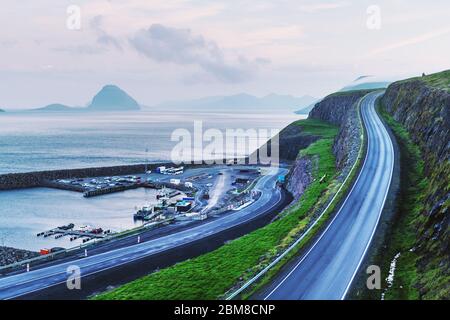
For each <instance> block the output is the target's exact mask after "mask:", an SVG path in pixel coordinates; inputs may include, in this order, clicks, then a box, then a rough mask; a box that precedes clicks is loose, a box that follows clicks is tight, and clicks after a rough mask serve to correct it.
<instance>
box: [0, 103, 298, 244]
mask: <svg viewBox="0 0 450 320" xmlns="http://www.w3.org/2000/svg"><path fill="white" fill-rule="evenodd" d="M299 118H300V116H299V115H295V114H292V113H288V112H278V111H271V112H268V111H267V110H258V109H250V110H249V111H248V112H245V113H236V112H233V111H227V110H214V111H208V110H198V109H197V110H194V111H190V112H188V111H186V110H183V109H178V110H177V109H171V110H151V111H145V112H138V113H128V114H127V113H107V114H106V113H105V114H91V113H72V114H67V113H59V114H57V113H52V114H50V113H48V114H42V113H41V114H37V113H35V114H30V113H11V114H8V113H6V114H1V115H0V174H1V173H11V172H28V171H38V170H49V169H64V168H82V167H93V166H94V167H95V166H110V165H122V164H133V163H142V162H144V161H145V159H146V157H148V159H149V160H150V161H157V160H167V159H169V157H170V151H171V150H172V148H173V147H174V146H175V144H176V142H172V141H170V137H171V134H172V132H173V130H175V129H177V128H186V129H188V130H192V128H193V123H194V121H202V122H203V126H204V129H205V130H206V129H208V128H216V129H219V130H222V131H223V132H225V131H224V130H225V129H250V128H252V129H260V128H265V129H282V128H284V127H285V126H286V125H288V124H289V123H291V122H292V121H295V120H297V119H299ZM146 149H148V153H146V152H145V150H146ZM153 198H154V194H152V191H151V190H147V191H146V190H144V189H138V190H129V191H126V192H121V193H117V194H111V195H106V196H101V197H97V198H91V199H85V198H83V197H82V195H81V194H79V193H74V192H69V191H61V190H52V189H46V188H34V189H27V190H13V191H4V192H0V245H6V246H11V247H17V248H23V249H30V250H39V249H40V248H48V247H54V246H62V247H71V246H74V245H75V244H77V243H73V242H70V241H68V239H64V238H63V239H58V240H54V239H50V238H45V239H41V238H37V237H36V233H38V232H42V231H45V230H48V229H51V228H55V227H57V226H60V225H63V224H68V223H75V224H77V225H91V226H95V227H102V228H103V229H112V230H116V231H121V230H126V229H129V228H131V227H133V226H134V225H135V224H134V222H133V218H132V214H133V213H134V211H135V207H139V206H143V205H144V204H147V203H148V202H151V201H153V200H152V199H153Z"/></svg>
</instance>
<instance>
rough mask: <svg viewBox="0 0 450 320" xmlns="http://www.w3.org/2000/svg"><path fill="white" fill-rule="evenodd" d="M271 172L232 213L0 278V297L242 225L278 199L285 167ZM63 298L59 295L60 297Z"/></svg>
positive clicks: (105, 268) (42, 288)
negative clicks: (73, 269) (248, 202)
mask: <svg viewBox="0 0 450 320" xmlns="http://www.w3.org/2000/svg"><path fill="white" fill-rule="evenodd" d="M269 170H270V171H271V172H270V173H269V174H267V175H265V176H263V177H261V178H260V180H259V181H258V182H257V184H256V186H255V189H258V190H260V191H262V195H261V197H260V198H259V199H258V200H257V201H255V202H254V203H253V204H252V205H251V206H249V207H246V208H244V209H242V210H240V211H237V212H235V213H231V214H228V215H224V216H223V217H221V218H219V219H216V220H212V221H211V222H207V223H204V224H200V225H198V226H195V227H193V228H190V229H186V230H183V231H180V232H177V233H174V234H169V235H166V236H163V237H160V238H157V239H154V240H150V241H147V242H144V243H140V244H136V245H132V246H128V247H124V248H118V249H114V250H111V251H108V252H104V253H100V254H97V255H92V256H88V257H85V258H83V259H80V260H76V261H69V262H64V263H61V264H57V265H52V266H48V267H45V268H41V269H37V270H32V271H30V272H26V273H21V274H16V275H12V276H8V277H4V278H0V299H13V298H18V297H21V296H24V295H28V294H31V293H34V292H39V291H45V289H47V288H51V287H53V286H56V285H61V284H63V283H65V282H66V281H67V279H68V273H67V270H68V267H70V266H73V265H76V266H77V267H79V268H80V270H81V276H82V277H88V276H91V275H94V274H98V273H102V272H107V271H108V270H109V269H113V268H116V267H118V266H123V265H126V264H132V263H134V262H136V261H139V260H140V259H143V258H147V257H149V256H152V255H156V254H159V253H161V252H164V251H166V250H169V249H174V248H177V247H182V246H185V245H186V244H189V243H192V242H195V241H199V240H201V239H203V238H207V237H209V236H211V235H214V234H217V233H220V232H223V231H225V230H227V229H231V228H234V227H236V226H238V225H241V224H244V223H246V222H248V221H251V220H252V219H255V218H256V217H258V216H260V215H263V214H265V213H266V212H267V211H268V210H270V209H271V208H272V207H275V206H277V205H278V204H279V202H280V201H281V198H282V195H281V192H280V190H279V189H278V188H277V187H276V186H275V182H276V180H277V177H278V175H279V174H285V173H286V172H287V170H286V169H283V168H279V169H277V168H270V169H269ZM62 298H63V297H62Z"/></svg>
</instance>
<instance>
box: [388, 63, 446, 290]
mask: <svg viewBox="0 0 450 320" xmlns="http://www.w3.org/2000/svg"><path fill="white" fill-rule="evenodd" d="M381 103H382V105H383V107H384V108H385V110H386V111H387V112H388V113H390V114H391V115H392V116H393V118H394V119H395V120H396V121H397V122H399V123H400V124H402V125H403V127H404V128H405V129H406V130H407V131H408V133H409V135H410V137H411V139H412V140H413V142H414V143H415V144H417V145H418V146H419V148H420V151H421V154H422V157H423V160H424V174H425V176H426V178H427V186H426V187H425V194H424V195H423V201H424V206H423V209H422V212H420V216H419V217H417V219H416V221H417V222H416V223H417V225H416V229H417V234H416V249H417V252H418V255H419V259H418V262H417V268H418V269H419V271H420V272H419V273H420V277H422V276H423V275H425V274H428V275H432V274H434V276H430V277H427V278H428V279H430V278H431V279H432V280H433V281H434V282H436V283H434V284H431V283H428V284H425V283H422V284H419V290H420V294H421V296H422V297H424V296H425V297H426V296H427V294H428V292H427V291H430V290H432V288H437V287H441V288H442V287H446V286H447V289H446V290H447V291H446V292H448V290H449V289H448V285H449V284H448V277H449V274H450V272H449V269H450V262H449V259H450V258H449V250H450V247H449V243H450V241H449V240H450V239H449V206H450V183H449V182H450V181H449V180H450V161H449V160H450V132H449V131H450V71H446V72H443V73H439V74H435V75H431V76H427V77H422V78H414V79H410V80H405V81H400V82H396V83H394V84H392V85H390V86H389V87H388V89H387V91H386V93H385V95H384V97H383V98H382V101H381ZM419 282H420V279H419ZM422 282H423V281H422ZM427 282H429V281H427ZM442 282H444V283H442ZM445 282H446V283H445ZM440 290H442V289H440ZM444 291H445V289H444ZM433 296H439V294H433Z"/></svg>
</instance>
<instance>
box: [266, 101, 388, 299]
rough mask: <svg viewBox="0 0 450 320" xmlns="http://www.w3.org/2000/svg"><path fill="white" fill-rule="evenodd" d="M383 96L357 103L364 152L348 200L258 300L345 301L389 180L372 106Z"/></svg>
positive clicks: (383, 134)
mask: <svg viewBox="0 0 450 320" xmlns="http://www.w3.org/2000/svg"><path fill="white" fill-rule="evenodd" d="M381 94H382V93H379V92H377V93H371V94H369V95H367V96H366V97H364V98H363V100H362V102H361V114H362V118H363V121H364V124H365V127H366V131H367V141H368V149H367V154H366V159H365V161H364V164H363V167H362V169H361V172H360V174H359V176H358V178H357V180H356V182H355V184H354V186H353V188H352V189H351V191H350V193H349V194H348V196H347V198H346V200H345V201H344V203H343V204H342V206H341V208H340V209H339V211H338V212H337V214H336V216H335V217H334V218H333V220H332V221H331V222H330V224H329V225H328V227H327V228H326V229H325V230H324V232H323V233H322V234H321V236H320V237H319V238H318V240H317V241H316V242H315V243H314V244H313V245H312V247H311V248H310V249H309V251H307V252H306V253H305V254H304V255H303V256H301V257H299V260H298V262H296V263H294V264H293V266H292V267H291V269H290V270H287V271H286V272H284V273H283V274H282V275H280V276H279V277H278V278H277V279H275V281H274V282H273V283H272V284H271V285H270V286H269V287H268V288H266V290H264V292H263V294H262V295H261V296H259V298H263V299H265V300H268V299H273V300H299V299H305V300H316V299H320V300H322V299H326V300H338V299H344V298H345V296H346V294H347V292H348V290H349V288H350V285H351V283H352V281H353V279H354V278H355V275H356V273H357V272H358V269H359V267H360V265H361V262H362V260H363V258H364V256H365V254H366V252H367V249H368V248H369V245H370V243H371V240H372V238H373V235H374V233H375V230H376V228H377V225H378V221H379V219H380V215H381V212H382V210H383V207H384V203H385V200H386V196H387V193H388V190H389V187H390V184H391V180H392V172H393V167H394V148H393V145H392V141H391V139H390V137H389V134H388V132H387V131H386V128H385V127H384V125H383V123H382V122H381V120H380V118H379V117H378V115H377V113H376V111H375V106H374V105H375V100H376V98H377V97H378V96H380V95H381ZM360 272H365V271H363V270H361V271H360Z"/></svg>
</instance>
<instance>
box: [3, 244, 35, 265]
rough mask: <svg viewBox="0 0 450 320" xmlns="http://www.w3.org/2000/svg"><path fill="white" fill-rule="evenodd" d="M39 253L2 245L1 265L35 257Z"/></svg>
mask: <svg viewBox="0 0 450 320" xmlns="http://www.w3.org/2000/svg"><path fill="white" fill-rule="evenodd" d="M37 256H39V253H37V252H33V251H27V250H21V249H15V248H10V247H0V266H6V265H9V264H12V263H16V262H19V261H23V260H27V259H31V258H35V257H37Z"/></svg>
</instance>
